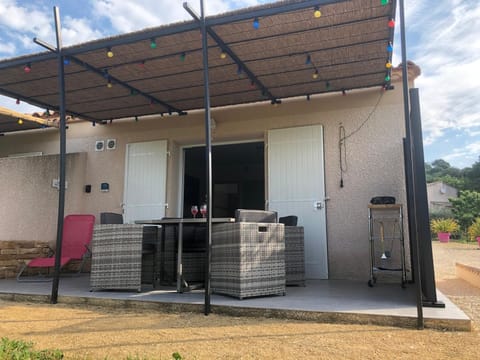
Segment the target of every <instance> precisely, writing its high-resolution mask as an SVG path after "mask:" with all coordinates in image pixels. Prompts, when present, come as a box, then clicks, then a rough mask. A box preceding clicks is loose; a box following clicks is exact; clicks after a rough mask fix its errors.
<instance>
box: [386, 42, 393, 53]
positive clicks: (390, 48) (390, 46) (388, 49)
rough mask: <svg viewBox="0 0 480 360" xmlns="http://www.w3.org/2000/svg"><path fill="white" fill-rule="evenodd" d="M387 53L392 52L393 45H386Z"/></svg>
mask: <svg viewBox="0 0 480 360" xmlns="http://www.w3.org/2000/svg"><path fill="white" fill-rule="evenodd" d="M387 51H388V52H392V51H393V45H392V43H391V42H389V43H388V45H387Z"/></svg>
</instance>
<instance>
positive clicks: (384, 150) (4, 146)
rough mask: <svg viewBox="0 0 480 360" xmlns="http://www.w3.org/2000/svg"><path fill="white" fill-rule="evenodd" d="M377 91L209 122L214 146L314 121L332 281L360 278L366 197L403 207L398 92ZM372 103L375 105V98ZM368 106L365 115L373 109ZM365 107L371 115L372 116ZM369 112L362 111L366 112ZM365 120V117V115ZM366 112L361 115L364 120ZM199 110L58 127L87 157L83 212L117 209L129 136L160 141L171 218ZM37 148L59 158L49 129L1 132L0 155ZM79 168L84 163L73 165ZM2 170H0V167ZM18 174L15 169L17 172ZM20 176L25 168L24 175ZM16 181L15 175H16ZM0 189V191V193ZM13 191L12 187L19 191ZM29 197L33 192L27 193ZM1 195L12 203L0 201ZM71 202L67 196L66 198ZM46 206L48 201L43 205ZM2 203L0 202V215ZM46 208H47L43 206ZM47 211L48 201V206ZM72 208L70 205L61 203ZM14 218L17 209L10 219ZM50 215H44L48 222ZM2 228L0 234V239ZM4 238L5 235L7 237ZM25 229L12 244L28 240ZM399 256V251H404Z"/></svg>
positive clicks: (243, 110) (245, 109)
mask: <svg viewBox="0 0 480 360" xmlns="http://www.w3.org/2000/svg"><path fill="white" fill-rule="evenodd" d="M399 85H400V84H397V87H396V89H395V90H392V91H386V92H383V95H381V94H382V90H381V89H380V88H373V89H367V90H362V91H354V92H349V93H348V94H347V96H342V94H341V93H335V94H329V95H325V96H313V97H312V99H311V100H310V101H307V100H306V99H299V100H291V101H284V102H283V104H281V105H278V106H272V105H270V104H256V105H246V106H236V107H231V108H224V109H213V110H212V117H213V118H214V119H215V123H216V127H215V129H214V131H213V142H214V143H215V142H218V143H219V142H229V141H245V140H251V139H257V140H258V139H259V140H264V139H265V138H266V137H265V136H266V133H267V131H268V130H269V129H274V128H287V127H292V126H305V125H310V124H321V125H323V126H324V134H325V135H324V136H325V139H324V140H325V141H324V143H325V174H326V179H325V184H326V194H327V197H329V198H330V200H328V201H327V205H326V208H327V232H328V239H327V241H328V253H329V254H328V256H329V274H330V278H332V279H368V271H369V257H368V256H369V255H368V254H369V242H368V227H367V204H368V203H369V201H370V199H371V198H372V197H373V196H377V195H391V196H395V197H396V198H397V202H399V203H403V204H405V202H406V200H405V180H404V162H403V145H402V138H403V137H404V117H403V103H402V90H401V86H399ZM380 96H382V98H381V100H380V103H379V105H378V108H376V110H374V107H375V104H376V103H377V102H378V100H379V97H380ZM373 110H374V111H373ZM372 111H373V113H372ZM370 114H371V116H370ZM369 116H370V118H369ZM367 118H369V119H368V120H366V119H367ZM340 125H343V126H344V128H345V130H346V135H347V136H348V135H349V134H352V133H353V132H355V133H354V134H353V135H352V136H350V137H348V139H347V140H346V156H347V171H346V173H345V174H344V187H343V188H341V187H340V164H339V157H340V154H339V127H340ZM204 136H205V131H204V115H203V112H197V113H191V114H189V115H188V116H171V117H168V116H167V117H163V118H162V117H157V118H154V119H142V118H140V120H139V121H134V120H133V119H132V120H128V121H114V122H113V123H111V124H106V125H97V126H95V127H93V126H92V125H91V124H90V123H87V122H81V123H74V124H70V126H69V129H68V130H67V152H68V153H86V161H85V168H84V169H85V170H84V174H83V175H82V176H81V177H80V178H81V180H83V181H77V182H76V183H75V186H78V188H76V190H75V191H78V192H79V194H80V195H79V196H80V198H78V199H75V201H78V202H79V204H81V205H82V209H81V210H82V211H83V212H85V213H93V214H95V215H96V216H97V217H99V213H100V212H102V211H113V212H120V211H121V203H122V199H123V177H124V171H125V167H124V165H125V149H126V144H128V143H131V142H140V141H150V140H160V139H166V140H168V149H169V152H170V155H169V157H168V177H167V197H166V199H167V202H168V204H169V208H168V209H167V215H169V216H175V215H177V214H178V206H179V194H180V191H179V186H178V185H179V184H180V183H181V182H180V177H179V174H180V168H179V166H180V160H181V146H182V145H193V144H201V143H203V142H204V140H203V139H204ZM107 139H116V141H117V144H116V149H115V150H104V151H95V142H96V141H97V140H107ZM33 151H42V152H43V154H58V132H56V131H55V130H53V131H52V130H47V131H37V132H35V133H30V134H15V135H8V136H4V137H2V138H0V156H7V155H9V154H12V153H24V152H33ZM79 166H83V165H79ZM1 171H2V174H3V172H4V171H3V169H2V170H1ZM2 176H3V178H4V179H5V180H4V181H5V182H2V183H1V184H0V187H6V186H11V180H9V179H10V177H9V176H4V175H2ZM16 176H17V175H16ZM25 176H28V174H25ZM16 178H18V176H17V177H16ZM102 182H108V183H109V184H110V191H109V192H107V193H104V192H101V191H100V184H101V183H102ZM86 184H91V185H92V192H91V193H89V194H87V193H85V192H83V188H84V185H86ZM72 189H73V184H72V185H70V184H69V189H68V190H67V194H68V192H69V191H73V190H72ZM2 191H6V190H5V189H3V190H2ZM18 191H21V189H18ZM28 196H30V200H31V202H32V203H35V202H36V201H37V200H36V199H37V197H38V196H39V194H37V193H29V195H28ZM9 201H14V200H13V199H11V198H10V199H9ZM68 201H71V199H69V198H68V197H67V202H68ZM49 204H50V203H49ZM7 206H10V205H8V201H7V202H5V201H2V211H3V212H5V210H4V209H5V207H7ZM48 206H50V205H48ZM51 206H52V207H53V209H50V208H49V209H48V211H51V212H52V213H53V212H55V211H56V207H55V206H56V205H55V204H51ZM69 206H71V205H69ZM15 220H18V221H22V220H23V219H22V210H21V209H18V213H17V214H16V216H15V217H13V218H11V219H10V221H13V222H15ZM29 221H30V222H31V225H30V228H29V229H31V230H33V229H42V231H38V230H37V231H32V232H31V235H30V236H31V238H38V237H42V239H43V240H53V239H54V232H52V229H51V228H48V229H44V226H43V221H44V219H43V218H40V217H35V216H34V214H32V216H31V217H30V218H29ZM52 221H53V220H52ZM4 234H5V232H4V231H3V230H1V232H0V240H4V239H6V238H5V235H4ZM8 237H9V239H11V238H14V237H15V235H14V234H13V233H9V236H8ZM31 238H29V237H28V236H27V234H25V233H24V232H22V233H21V235H20V233H19V234H18V236H17V238H16V239H15V240H30V239H31ZM407 253H408V251H407Z"/></svg>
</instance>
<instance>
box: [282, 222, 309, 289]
mask: <svg viewBox="0 0 480 360" xmlns="http://www.w3.org/2000/svg"><path fill="white" fill-rule="evenodd" d="M278 222H280V223H282V224H284V225H285V276H286V283H287V286H290V285H302V286H305V246H304V229H303V226H297V222H298V218H297V216H295V215H289V216H284V217H281V218H280V219H278Z"/></svg>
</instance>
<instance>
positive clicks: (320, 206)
mask: <svg viewBox="0 0 480 360" xmlns="http://www.w3.org/2000/svg"><path fill="white" fill-rule="evenodd" d="M313 206H314V208H315V209H317V210H322V209H323V207H324V205H323V201H315V202H314V203H313Z"/></svg>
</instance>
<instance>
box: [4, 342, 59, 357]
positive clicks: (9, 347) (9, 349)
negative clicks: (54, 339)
mask: <svg viewBox="0 0 480 360" xmlns="http://www.w3.org/2000/svg"><path fill="white" fill-rule="evenodd" d="M32 348H33V344H32V343H30V342H25V341H22V340H10V339H8V338H5V337H4V338H2V340H1V342H0V359H14V360H60V359H63V353H62V352H61V351H60V350H39V351H37V350H33V349H32Z"/></svg>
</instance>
